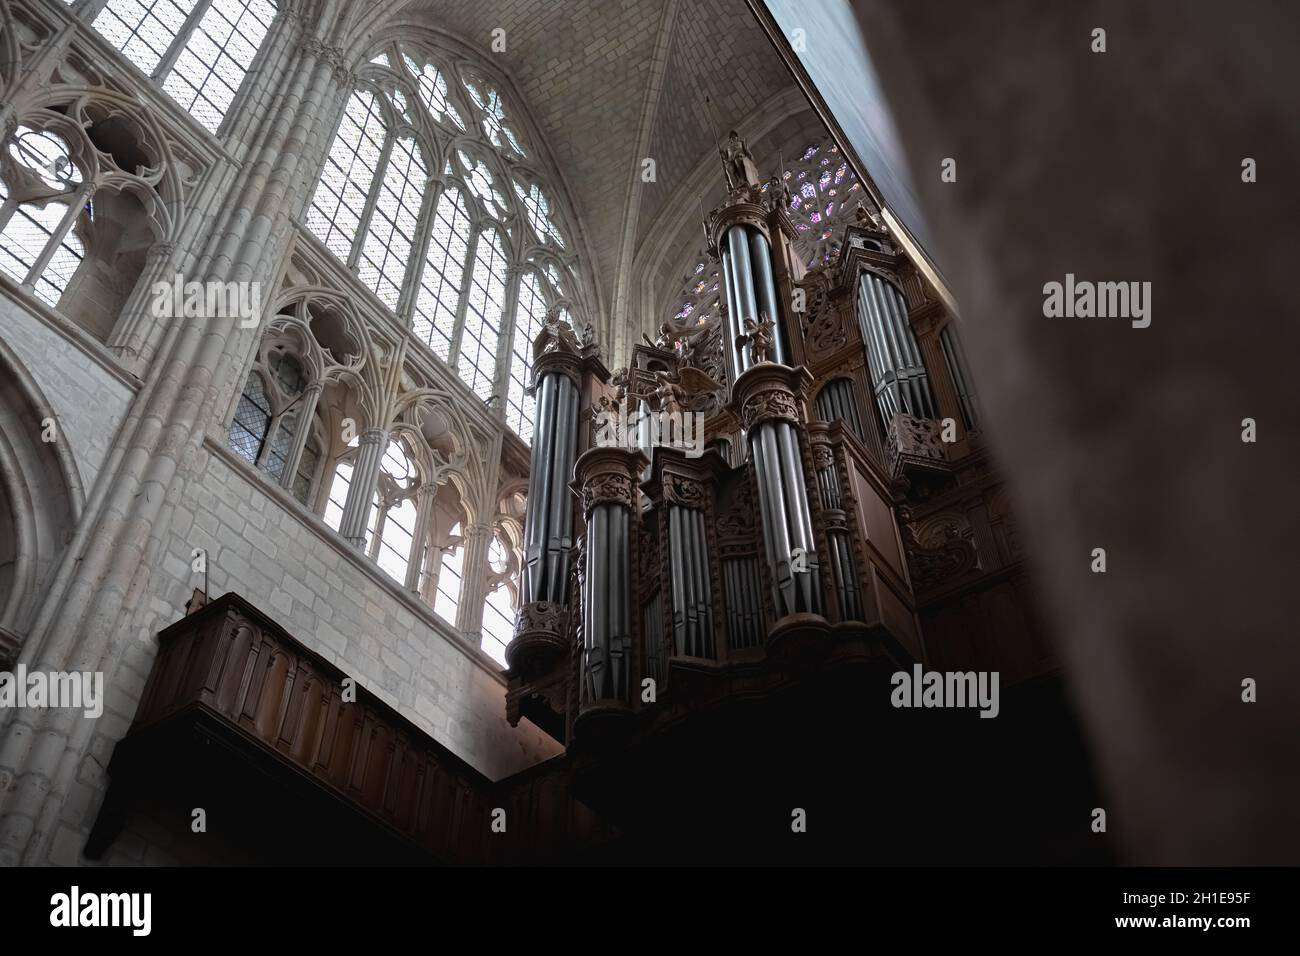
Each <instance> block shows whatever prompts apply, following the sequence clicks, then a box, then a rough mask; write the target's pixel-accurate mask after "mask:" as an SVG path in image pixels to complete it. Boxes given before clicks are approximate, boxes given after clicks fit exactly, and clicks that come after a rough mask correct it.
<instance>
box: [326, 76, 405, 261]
mask: <svg viewBox="0 0 1300 956" xmlns="http://www.w3.org/2000/svg"><path fill="white" fill-rule="evenodd" d="M385 135H386V130H385V128H384V119H383V114H382V113H381V112H380V106H379V100H378V98H377V97H376V96H375V94H373V93H371V92H370V91H368V90H358V91H357V92H355V93H353V94H352V96H351V97H349V98H348V105H347V107H346V109H345V110H344V112H343V119H342V120H341V121H340V123H339V131H338V134H337V135H336V136H335V137H334V142H333V144H332V145H331V146H330V153H329V156H328V158H327V159H326V160H325V168H324V169H322V170H321V178H320V183H319V184H318V185H317V186H316V194H315V195H314V196H313V197H312V201H311V208H310V209H309V210H308V211H307V228H308V229H310V230H311V231H312V232H313V233H315V234H316V236H317V237H319V238H320V240H321V241H322V242H323V243H325V245H326V246H327V247H328V248H329V250H330V252H332V253H334V255H336V256H338V258H339V259H341V260H343V261H344V262H346V261H347V259H348V256H349V255H350V254H351V252H352V242H353V239H354V238H355V237H356V235H357V232H358V231H359V230H360V228H361V213H362V211H363V210H364V209H365V206H366V197H367V195H369V193H370V187H371V184H372V183H373V182H374V179H375V172H376V170H377V169H378V168H379V157H380V154H381V153H382V151H383V144H384V137H385Z"/></svg>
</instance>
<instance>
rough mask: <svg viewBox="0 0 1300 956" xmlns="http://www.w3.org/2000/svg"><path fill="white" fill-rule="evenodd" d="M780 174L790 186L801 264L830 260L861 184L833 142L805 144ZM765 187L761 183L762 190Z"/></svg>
mask: <svg viewBox="0 0 1300 956" xmlns="http://www.w3.org/2000/svg"><path fill="white" fill-rule="evenodd" d="M781 175H782V177H783V178H784V179H785V182H786V185H787V186H789V188H790V208H789V210H788V214H789V216H790V220H791V221H792V222H793V223H794V228H795V231H796V232H797V233H799V238H798V240H797V242H796V244H795V247H796V249H797V250H798V252H799V253H800V255H801V256H802V257H803V261H804V264H805V265H806V266H808V268H810V269H811V268H812V267H813V266H816V265H822V264H825V263H829V262H830V261H831V260H832V259H834V258H835V256H837V255H838V254H839V248H840V243H839V237H840V235H841V234H842V233H843V231H844V227H845V226H846V225H848V224H849V223H850V222H852V221H853V214H854V209H855V208H856V200H857V199H858V198H859V197H860V195H861V184H859V183H858V181H857V180H856V179H855V178H854V176H853V172H852V171H851V170H850V169H849V164H848V161H847V160H845V159H844V157H843V156H842V155H841V154H840V148H839V147H838V146H836V145H835V144H834V143H831V144H829V145H822V146H818V145H816V144H814V145H810V146H808V147H806V148H805V149H804V151H803V153H802V154H800V157H799V160H798V161H797V162H796V163H795V164H794V165H792V166H790V167H788V168H787V169H785V170H783V171H782V173H781ZM768 188H769V186H768V185H767V184H764V186H763V190H764V192H766V191H767V189H768Z"/></svg>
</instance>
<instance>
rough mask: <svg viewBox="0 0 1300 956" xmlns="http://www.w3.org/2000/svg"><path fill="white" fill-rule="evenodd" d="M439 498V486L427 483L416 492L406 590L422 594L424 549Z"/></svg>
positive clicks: (407, 563)
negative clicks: (435, 504)
mask: <svg viewBox="0 0 1300 956" xmlns="http://www.w3.org/2000/svg"><path fill="white" fill-rule="evenodd" d="M437 498H438V486H437V485H435V484H431V483H429V482H426V483H425V484H423V485H421V486H420V487H419V488H418V489H417V490H416V492H415V528H414V529H413V531H412V534H411V553H410V555H409V556H408V558H407V562H406V589H407V590H408V591H411V592H413V593H414V594H417V595H418V594H419V593H420V584H421V572H422V571H423V570H424V547H425V545H426V544H427V543H428V541H429V523H430V522H431V521H432V520H433V504H434V502H435V501H436V500H437Z"/></svg>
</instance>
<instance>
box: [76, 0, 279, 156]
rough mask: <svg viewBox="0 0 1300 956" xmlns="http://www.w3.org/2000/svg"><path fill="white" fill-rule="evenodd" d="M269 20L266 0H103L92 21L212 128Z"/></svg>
mask: <svg viewBox="0 0 1300 956" xmlns="http://www.w3.org/2000/svg"><path fill="white" fill-rule="evenodd" d="M274 19H275V5H274V4H273V3H270V2H269V0H108V3H107V5H105V7H104V9H103V10H101V11H100V13H99V15H98V16H97V17H96V18H95V23H94V26H95V29H96V30H98V31H99V32H100V33H101V34H102V35H103V36H104V38H105V39H106V40H108V41H109V42H110V43H112V44H113V45H114V46H115V47H117V48H118V49H119V50H121V51H122V53H123V54H124V55H125V56H126V57H127V59H129V60H130V61H131V62H132V63H134V64H135V65H136V66H138V67H139V68H140V69H141V70H142V71H143V72H144V73H146V74H148V75H150V76H153V77H155V78H156V79H161V80H162V81H163V89H164V90H166V91H167V92H168V93H169V94H170V95H171V96H172V98H173V99H175V100H176V102H177V103H179V104H180V106H181V108H182V109H184V110H185V111H186V112H187V113H189V114H190V115H191V116H193V117H194V118H195V119H196V120H198V121H199V122H200V123H201V124H202V125H203V126H204V127H205V128H206V129H208V130H209V131H210V132H216V130H217V128H218V127H219V126H220V125H221V120H222V118H223V117H224V116H225V115H226V111H227V110H228V109H229V108H230V104H231V103H232V102H233V101H234V99H235V93H236V91H237V90H238V89H239V86H240V84H241V83H243V81H244V76H245V75H246V74H247V73H248V68H249V67H250V66H252V64H253V58H254V57H255V56H256V55H257V48H258V47H259V46H261V44H262V41H263V40H264V39H265V38H266V33H267V31H268V30H269V29H270V26H271V21H272V20H274Z"/></svg>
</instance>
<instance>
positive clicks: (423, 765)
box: [87, 594, 596, 863]
mask: <svg viewBox="0 0 1300 956" xmlns="http://www.w3.org/2000/svg"><path fill="white" fill-rule="evenodd" d="M345 677H346V675H345V674H344V673H343V672H342V671H341V670H339V669H338V668H337V667H335V666H334V665H332V664H330V663H329V662H328V661H326V660H325V659H324V658H322V657H321V656H319V655H318V654H316V653H315V652H313V651H311V650H310V649H308V648H307V647H305V646H304V645H303V644H301V643H300V642H298V641H297V640H295V639H294V638H293V637H291V636H290V635H289V634H288V633H287V632H285V631H284V630H283V629H282V628H281V627H279V626H278V625H277V624H275V623H274V622H273V621H271V620H270V619H269V618H268V617H266V616H265V615H264V614H262V612H260V611H259V610H258V609H257V608H255V607H253V606H252V605H251V604H249V603H248V602H247V601H245V600H244V599H243V598H241V597H239V596H238V595H235V594H226V595H224V596H223V597H221V598H219V599H217V600H215V601H213V602H212V603H210V604H208V605H207V606H206V607H203V608H202V609H201V610H199V611H197V612H196V613H194V614H191V615H190V616H188V617H185V618H183V619H181V620H180V621H178V622H176V623H175V624H173V625H171V626H170V627H168V628H167V629H166V630H164V631H163V632H162V633H161V634H160V635H159V650H158V656H157V658H156V660H155V662H154V666H153V670H152V671H151V673H150V676H149V679H148V682H147V683H146V685H145V689H144V693H143V696H142V699H141V701H140V706H139V709H138V710H137V713H136V718H135V722H134V723H133V724H132V726H131V729H130V731H129V732H128V734H127V736H126V737H125V738H124V739H123V740H122V741H121V742H120V743H119V744H118V752H117V753H115V755H114V764H117V765H122V764H123V763H124V762H123V761H119V759H118V757H119V755H121V754H123V753H126V754H129V753H131V751H132V749H133V747H137V746H138V745H140V744H141V743H142V742H143V741H145V740H146V739H148V738H149V736H150V735H151V734H154V735H155V737H156V736H157V734H156V731H158V730H160V729H161V728H164V727H165V726H166V725H168V724H170V723H176V722H182V721H191V722H193V721H194V720H196V719H202V720H206V721H208V722H209V724H215V726H216V729H217V731H218V732H219V733H221V734H222V737H223V739H225V740H227V741H229V740H232V739H233V741H234V744H235V746H236V747H242V748H246V749H247V750H248V751H254V752H256V755H257V756H258V757H260V758H262V760H263V761H264V762H265V760H266V758H271V759H272V763H273V764H278V765H279V769H281V770H283V771H287V772H288V773H289V774H291V775H293V776H295V777H296V778H298V779H299V780H301V777H302V775H306V777H307V778H309V780H310V782H311V783H312V784H314V785H315V787H316V788H318V789H319V790H321V791H325V792H326V793H328V794H330V795H332V796H334V797H335V798H337V799H339V800H341V801H344V802H345V803H346V805H347V806H348V807H349V808H350V809H351V810H352V811H353V812H354V813H355V814H360V815H362V816H363V817H364V818H367V820H368V821H369V822H370V823H372V824H374V825H377V826H379V827H381V828H382V829H383V830H386V831H388V832H389V833H390V834H391V835H395V836H396V837H399V838H401V839H404V840H405V841H409V843H410V844H411V845H412V846H413V847H416V848H419V849H420V850H423V851H424V852H425V853H426V854H427V856H428V858H429V860H430V862H446V863H488V862H500V861H503V860H507V859H511V858H515V857H518V856H519V855H520V854H521V853H522V854H523V855H525V856H527V855H528V854H529V853H530V852H532V851H533V850H535V849H538V839H537V836H538V833H542V834H544V835H545V841H544V842H545V844H546V845H547V846H548V847H554V846H560V845H568V844H569V843H570V842H571V841H572V842H573V845H580V844H582V843H584V842H586V841H588V840H589V839H590V838H591V837H592V836H593V834H594V832H595V828H596V825H595V820H594V817H592V816H591V815H590V812H589V811H586V809H585V808H583V807H581V805H580V804H578V805H576V807H575V806H573V805H572V801H571V800H567V799H566V798H564V797H563V795H562V794H561V795H559V796H557V793H558V792H559V791H561V790H562V789H563V788H562V786H560V787H557V786H550V785H547V784H548V780H547V774H546V773H545V772H544V771H539V769H538V768H534V770H533V771H531V772H526V773H525V774H523V775H520V776H519V778H518V779H515V778H511V779H510V780H507V781H504V782H502V783H500V784H493V783H492V782H491V781H490V780H488V779H487V778H486V777H484V776H483V775H482V774H480V773H478V772H477V771H476V770H474V769H473V768H472V767H470V766H469V765H468V764H466V763H465V762H464V761H463V760H461V759H460V758H458V757H456V756H455V755H454V754H452V753H451V752H450V751H449V750H447V748H445V747H443V746H442V745H440V744H439V743H437V742H436V741H434V740H433V739H432V738H431V737H429V736H428V735H427V734H425V733H424V732H422V731H421V730H419V729H418V728H417V727H415V726H414V725H413V724H411V723H410V722H409V721H407V720H406V719H405V718H403V717H402V716H401V715H400V714H398V713H397V712H396V711H395V710H393V709H392V708H391V707H389V706H387V705H386V704H384V703H383V702H381V701H379V700H378V699H377V698H375V697H374V696H373V695H371V694H370V693H368V692H367V691H366V690H365V689H364V688H362V687H354V686H353V685H352V684H351V683H350V684H349V685H348V689H347V692H346V693H345V685H344V679H345ZM152 756H153V757H154V758H155V759H154V760H153V761H151V762H156V757H157V756H158V755H157V753H156V752H155V753H154V754H153V755H152ZM138 763H139V761H130V764H138ZM118 769H127V770H128V772H129V771H130V769H131V768H130V767H129V766H128V767H125V768H123V767H121V766H111V767H110V772H112V773H114V781H113V783H114V785H117V784H118V782H119V781H118V779H117V773H116V771H117V770H118ZM113 796H114V795H113V793H112V791H111V790H110V794H109V799H108V800H106V801H105V802H106V809H107V818H106V817H105V814H104V813H101V819H100V821H99V822H97V824H96V830H97V831H99V832H97V833H96V834H93V835H92V839H91V841H90V844H88V848H87V855H91V853H92V851H98V852H102V850H103V849H104V848H105V847H106V846H107V845H108V843H109V842H111V840H112V838H113V836H114V833H115V830H116V828H117V826H120V823H121V817H122V816H123V814H124V812H125V811H126V810H128V809H129V808H128V807H125V806H122V805H121V801H120V800H119V801H117V805H116V806H113V804H114V800H113V799H112V798H113ZM498 807H501V808H505V809H506V811H507V819H508V820H509V827H508V829H507V833H512V834H513V835H512V836H508V837H502V838H498V835H497V834H494V833H493V830H492V827H491V823H492V818H493V811H494V809H495V808H498ZM114 817H116V819H114ZM320 838H321V839H328V834H320ZM98 852H96V855H98ZM417 858H418V855H417Z"/></svg>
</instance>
